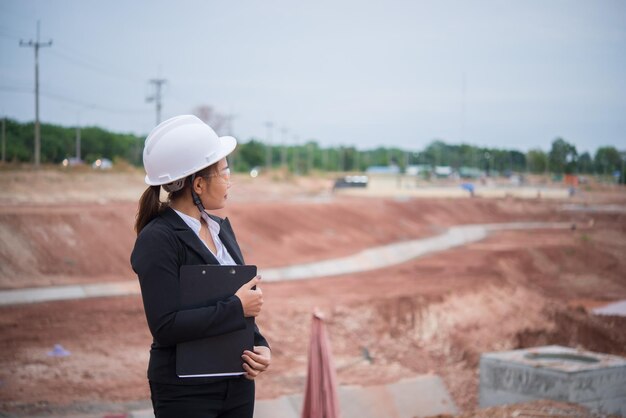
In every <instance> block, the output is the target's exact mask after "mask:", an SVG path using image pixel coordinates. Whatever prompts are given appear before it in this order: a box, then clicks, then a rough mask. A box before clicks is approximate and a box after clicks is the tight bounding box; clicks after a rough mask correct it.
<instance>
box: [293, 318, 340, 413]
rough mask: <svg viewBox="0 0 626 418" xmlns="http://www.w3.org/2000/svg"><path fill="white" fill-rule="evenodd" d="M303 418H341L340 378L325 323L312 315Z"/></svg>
mask: <svg viewBox="0 0 626 418" xmlns="http://www.w3.org/2000/svg"><path fill="white" fill-rule="evenodd" d="M302 418H339V399H338V397H337V375H336V373H335V365H334V363H333V355H332V350H331V348H330V341H329V340H328V335H327V334H326V327H325V325H324V320H323V319H322V318H321V315H319V314H313V322H312V324H311V342H310V344H309V368H308V374H307V380H306V390H305V392H304V404H303V406H302Z"/></svg>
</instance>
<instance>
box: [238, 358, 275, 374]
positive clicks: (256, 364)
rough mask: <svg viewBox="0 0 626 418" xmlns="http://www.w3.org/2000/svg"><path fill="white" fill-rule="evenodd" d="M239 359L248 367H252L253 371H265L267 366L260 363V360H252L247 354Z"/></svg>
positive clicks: (265, 363)
mask: <svg viewBox="0 0 626 418" xmlns="http://www.w3.org/2000/svg"><path fill="white" fill-rule="evenodd" d="M241 358H242V359H243V360H244V361H245V362H246V363H247V364H248V365H249V366H250V367H252V368H253V369H254V370H258V371H261V372H262V371H264V370H265V369H267V366H268V364H269V363H267V362H266V361H265V362H264V361H262V360H264V359H262V358H261V359H262V360H257V359H254V358H252V357H251V356H249V355H248V354H244V355H243V356H241Z"/></svg>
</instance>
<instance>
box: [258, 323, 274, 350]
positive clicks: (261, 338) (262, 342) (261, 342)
mask: <svg viewBox="0 0 626 418" xmlns="http://www.w3.org/2000/svg"><path fill="white" fill-rule="evenodd" d="M254 345H264V346H265V347H267V348H269V349H271V347H270V344H269V343H268V342H267V340H266V339H265V337H264V336H263V335H261V331H259V327H258V326H257V325H256V324H254Z"/></svg>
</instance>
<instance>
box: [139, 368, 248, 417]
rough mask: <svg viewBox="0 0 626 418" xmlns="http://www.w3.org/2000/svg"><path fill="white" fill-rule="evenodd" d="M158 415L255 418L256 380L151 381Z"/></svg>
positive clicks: (153, 403) (236, 378)
mask: <svg viewBox="0 0 626 418" xmlns="http://www.w3.org/2000/svg"><path fill="white" fill-rule="evenodd" d="M150 394H151V399H152V407H153V408H154V416H155V418H182V417H185V418H218V417H219V418H252V415H253V413H254V380H248V379H246V378H244V377H235V378H231V379H223V380H219V381H217V382H215V383H209V384H204V385H169V384H164V383H156V382H150Z"/></svg>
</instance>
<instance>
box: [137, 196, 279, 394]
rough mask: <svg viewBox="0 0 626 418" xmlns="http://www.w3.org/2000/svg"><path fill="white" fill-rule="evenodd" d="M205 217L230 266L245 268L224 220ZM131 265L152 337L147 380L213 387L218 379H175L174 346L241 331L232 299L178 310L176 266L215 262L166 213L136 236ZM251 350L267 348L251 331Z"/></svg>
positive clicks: (240, 310)
mask: <svg viewBox="0 0 626 418" xmlns="http://www.w3.org/2000/svg"><path fill="white" fill-rule="evenodd" d="M209 216H211V218H212V219H213V220H215V221H217V222H218V223H219V224H220V234H219V237H220V239H221V240H222V243H223V244H224V246H225V247H226V249H227V250H228V252H229V253H230V255H231V257H232V258H233V260H234V261H235V262H236V263H237V264H244V260H243V256H242V255H241V250H240V249H239V245H238V244H237V239H236V238H235V233H234V232H233V230H232V228H231V226H230V222H229V221H228V218H226V219H221V218H218V217H217V216H212V215H209ZM130 262H131V265H132V267H133V270H134V271H135V273H137V276H138V277H139V284H140V285H141V297H142V298H143V306H144V310H145V312H146V318H147V320H148V327H149V328H150V332H151V333H152V337H153V342H152V346H151V349H150V362H149V364H148V379H149V380H151V381H153V382H159V383H169V384H191V385H193V384H202V383H212V382H215V381H216V380H217V379H219V378H185V379H181V378H179V377H178V376H177V375H176V344H178V343H182V342H185V341H191V340H195V339H199V338H204V337H209V336H213V335H219V334H223V333H227V332H231V331H236V330H239V329H242V328H245V326H246V324H245V320H244V314H243V307H242V305H241V301H240V300H239V298H238V297H237V296H234V295H233V296H231V297H230V298H228V299H226V300H224V301H221V302H218V303H217V304H216V305H213V306H205V307H201V308H195V309H184V310H181V309H180V288H179V271H180V266H183V265H197V264H219V262H218V261H217V259H216V258H215V257H214V256H213V254H211V252H210V251H209V250H208V249H207V248H206V246H205V245H204V243H203V242H202V241H201V240H200V238H198V236H197V235H196V234H195V233H194V232H193V231H192V230H191V229H190V228H189V227H188V226H187V224H186V223H185V222H184V221H183V220H182V219H181V218H180V216H178V214H177V213H176V212H174V210H173V209H171V208H167V209H165V210H164V211H163V212H162V213H161V214H160V215H159V216H158V217H157V218H155V219H153V220H152V221H151V222H150V223H148V225H146V226H145V227H144V229H143V230H142V231H141V233H140V234H139V236H138V237H137V240H136V241H135V247H134V249H133V252H132V254H131V256H130ZM254 344H255V345H264V346H268V347H269V345H268V343H267V341H266V340H265V338H264V337H263V336H262V335H261V333H260V332H259V329H258V327H256V326H255V334H254ZM242 361H243V360H242Z"/></svg>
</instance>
